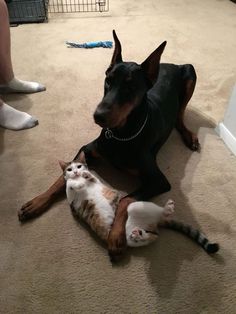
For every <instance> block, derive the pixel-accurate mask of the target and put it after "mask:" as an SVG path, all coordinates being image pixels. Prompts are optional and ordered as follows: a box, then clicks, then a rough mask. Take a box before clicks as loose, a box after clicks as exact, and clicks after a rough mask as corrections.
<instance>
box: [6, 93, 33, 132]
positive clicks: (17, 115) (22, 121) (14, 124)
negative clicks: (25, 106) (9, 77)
mask: <svg viewBox="0 0 236 314" xmlns="http://www.w3.org/2000/svg"><path fill="white" fill-rule="evenodd" d="M37 124H38V120H37V119H36V118H34V117H32V116H30V115H29V114H28V113H26V112H22V111H18V110H16V109H14V108H12V107H11V106H9V105H7V104H5V103H4V102H3V101H2V99H1V98H0V127H3V128H6V129H10V130H23V129H29V128H33V127H34V126H36V125H37Z"/></svg>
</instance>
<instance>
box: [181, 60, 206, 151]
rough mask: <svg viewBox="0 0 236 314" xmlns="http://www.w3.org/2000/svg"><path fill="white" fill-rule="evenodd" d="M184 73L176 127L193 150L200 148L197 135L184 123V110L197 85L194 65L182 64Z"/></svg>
mask: <svg viewBox="0 0 236 314" xmlns="http://www.w3.org/2000/svg"><path fill="white" fill-rule="evenodd" d="M181 71H182V73H183V86H182V90H181V94H180V100H179V101H180V109H179V112H178V117H177V122H176V129H177V130H178V132H179V133H180V135H181V137H182V139H183V141H184V143H185V145H186V146H187V147H188V148H190V149H191V150H193V151H197V150H199V149H200V144H199V142H198V138H197V135H196V134H194V133H193V132H191V131H190V130H189V129H188V128H187V127H186V126H185V124H184V112H185V109H186V106H187V104H188V102H189V100H190V98H191V97H192V95H193V92H194V89H195V85H196V80H197V77H196V73H195V70H194V68H193V66H192V65H190V64H186V65H183V66H181Z"/></svg>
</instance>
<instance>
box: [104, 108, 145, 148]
mask: <svg viewBox="0 0 236 314" xmlns="http://www.w3.org/2000/svg"><path fill="white" fill-rule="evenodd" d="M147 119H148V114H147V116H146V119H145V121H144V123H143V125H142V126H141V128H140V129H139V131H138V132H137V133H135V134H134V135H132V136H130V137H126V138H124V137H123V138H120V137H116V136H115V135H114V134H113V132H112V130H110V129H109V128H107V129H106V131H105V137H106V139H108V140H110V139H111V138H114V139H115V140H117V141H120V142H128V141H131V140H133V139H134V138H136V137H137V136H138V135H139V134H140V133H141V132H142V130H143V128H144V127H145V125H146V123H147Z"/></svg>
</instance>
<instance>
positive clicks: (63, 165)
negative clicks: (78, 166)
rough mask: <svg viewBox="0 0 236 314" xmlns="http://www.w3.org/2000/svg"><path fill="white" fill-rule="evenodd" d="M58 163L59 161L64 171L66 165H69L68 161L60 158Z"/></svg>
mask: <svg viewBox="0 0 236 314" xmlns="http://www.w3.org/2000/svg"><path fill="white" fill-rule="evenodd" d="M58 163H59V165H60V167H61V169H62V171H64V170H65V169H66V167H67V166H68V165H69V163H68V162H65V161H63V160H58Z"/></svg>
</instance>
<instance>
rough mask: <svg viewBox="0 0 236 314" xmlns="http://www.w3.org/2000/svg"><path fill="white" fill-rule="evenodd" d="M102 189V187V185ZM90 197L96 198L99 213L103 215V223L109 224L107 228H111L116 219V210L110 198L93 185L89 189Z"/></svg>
mask: <svg viewBox="0 0 236 314" xmlns="http://www.w3.org/2000/svg"><path fill="white" fill-rule="evenodd" d="M101 189H102V187H101ZM87 192H88V199H90V198H91V199H94V198H95V199H96V209H97V213H99V216H100V217H101V220H102V221H103V223H104V224H105V225H106V226H107V228H109V229H110V228H111V226H112V224H113V221H114V219H115V212H114V209H113V208H112V206H111V205H110V204H109V202H108V200H107V199H106V198H105V197H104V196H103V195H102V192H101V191H100V190H98V188H97V187H96V189H93V187H91V188H90V189H89V190H88V191H87Z"/></svg>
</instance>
